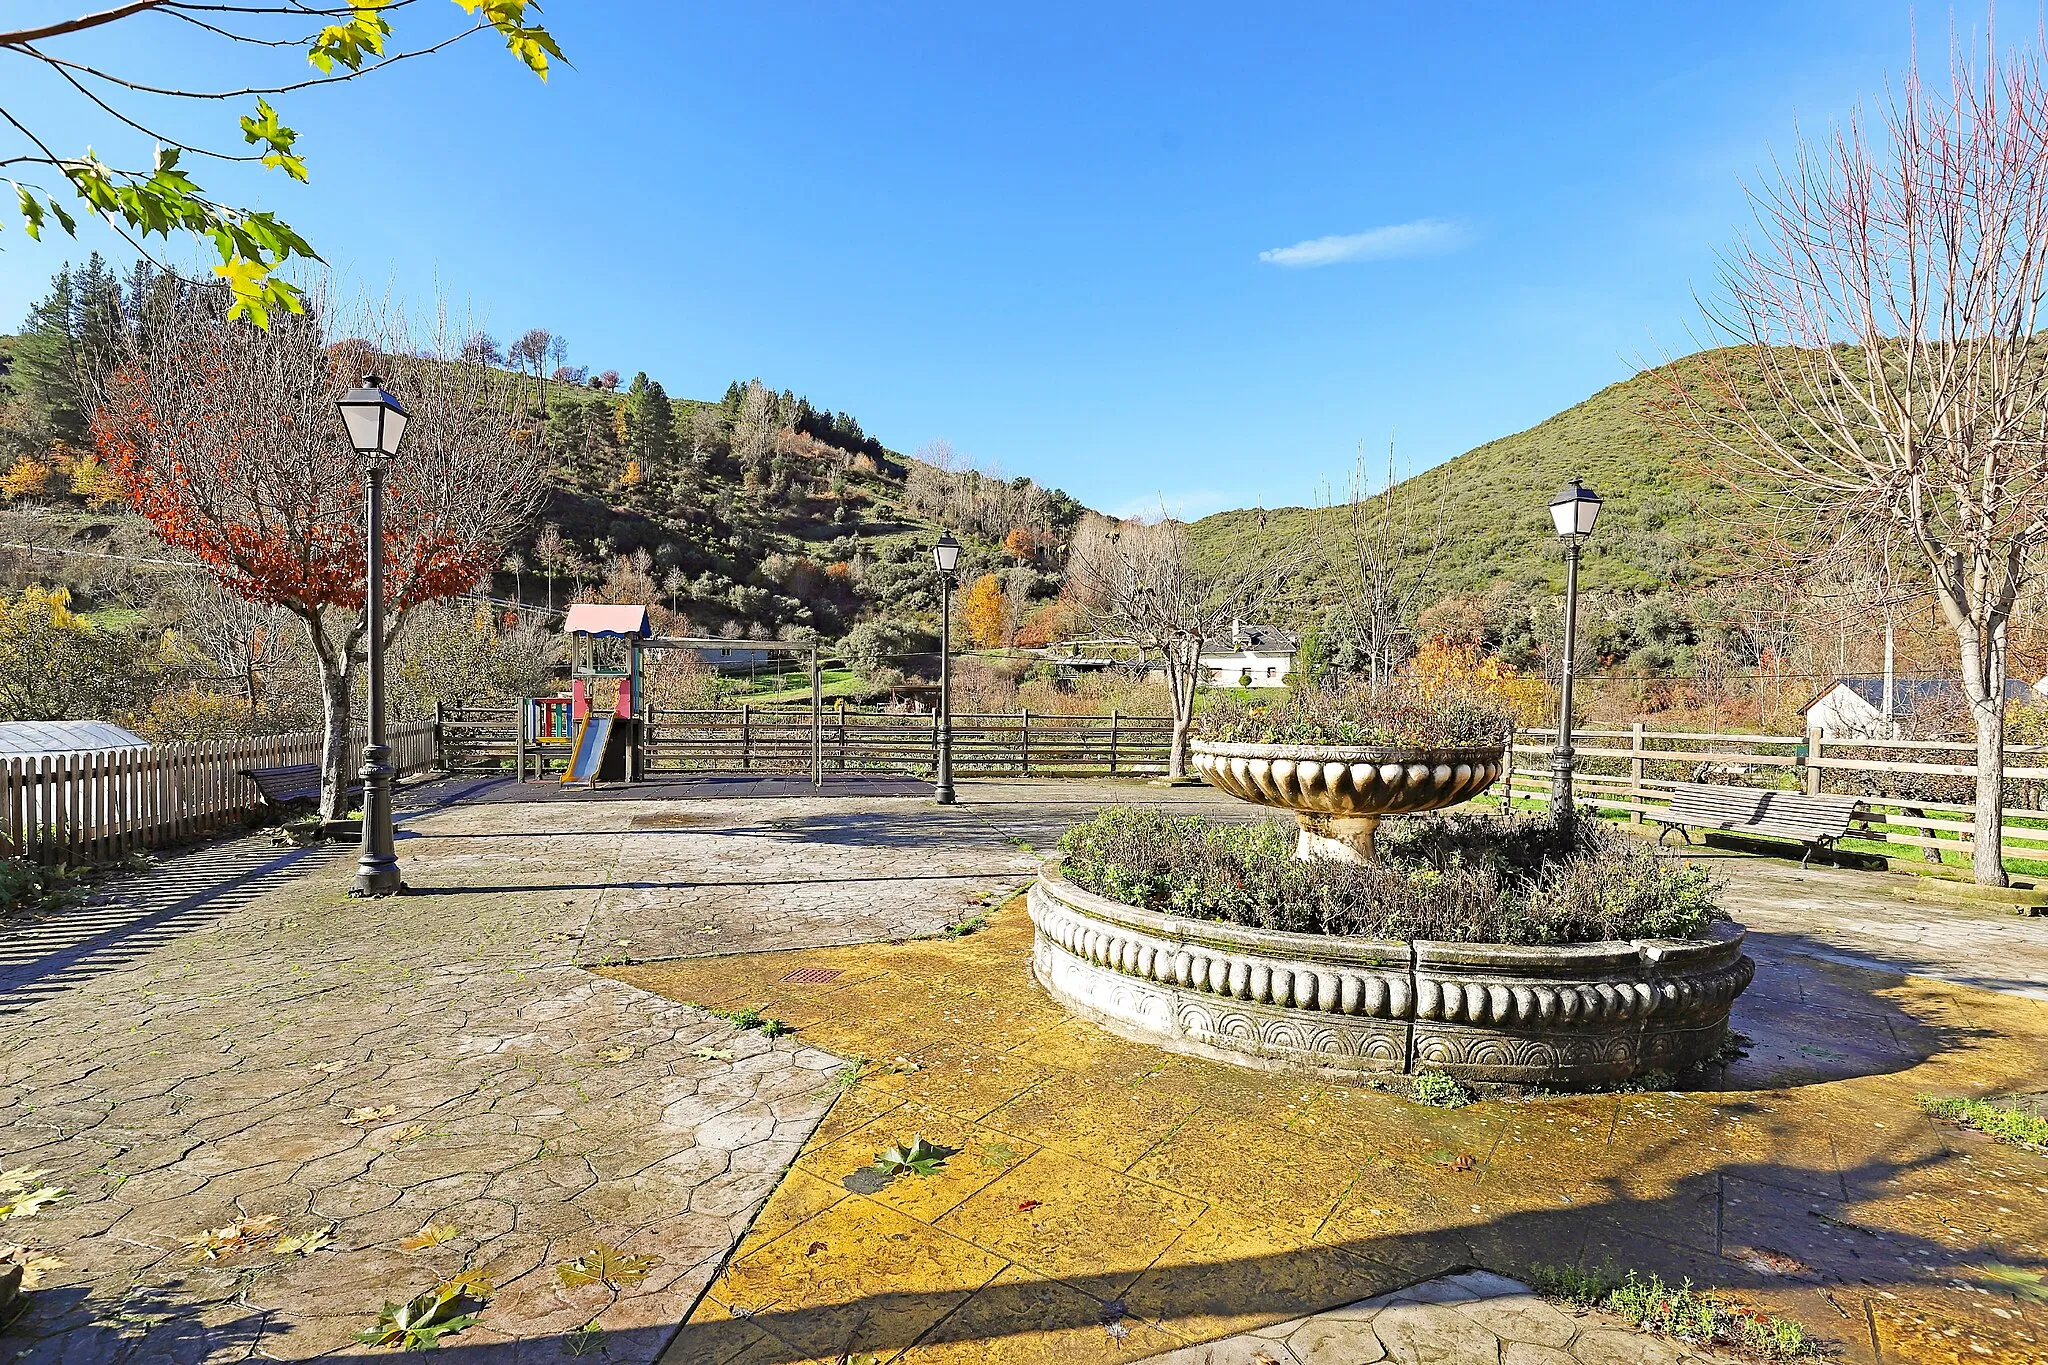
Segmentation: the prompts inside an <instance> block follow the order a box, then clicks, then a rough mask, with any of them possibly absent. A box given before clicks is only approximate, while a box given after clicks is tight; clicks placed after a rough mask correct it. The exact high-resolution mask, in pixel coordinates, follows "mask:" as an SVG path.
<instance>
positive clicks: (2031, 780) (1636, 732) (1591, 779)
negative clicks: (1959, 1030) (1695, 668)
mask: <svg viewBox="0 0 2048 1365" xmlns="http://www.w3.org/2000/svg"><path fill="white" fill-rule="evenodd" d="M1556 733H1557V732H1556V731H1555V730H1524V731H1521V732H1519V733H1517V734H1516V736H1515V742H1514V745H1513V750H1514V757H1515V763H1514V767H1513V772H1512V778H1511V780H1512V783H1513V788H1512V790H1513V797H1514V799H1515V800H1517V801H1522V802H1529V801H1534V802H1538V803H1545V804H1547V803H1548V802H1549V800H1550V783H1551V776H1550V765H1549V760H1550V755H1551V750H1552V747H1553V744H1554V739H1555V735H1556ZM1572 749H1573V767H1572V773H1573V775H1572V791H1573V796H1574V799H1575V800H1576V801H1578V802H1579V803H1580V804H1583V805H1592V806H1595V807H1598V808H1599V809H1601V810H1604V811H1612V812H1617V813H1621V814H1625V815H1626V816H1627V817H1628V818H1629V820H1631V821H1632V822H1634V823H1637V824H1641V823H1643V822H1645V821H1650V822H1654V821H1656V820H1657V819H1658V818H1659V817H1660V815H1661V814H1662V813H1663V812H1664V811H1665V810H1666V808H1667V807H1668V806H1669V804H1670V800H1671V789H1672V788H1673V787H1674V786H1677V785H1680V784H1681V783H1687V782H1706V783H1713V784H1720V785H1731V786H1747V787H1766V788H1774V789H1778V790H1785V791H1805V792H1811V793H1815V794H1818V793H1821V792H1837V793H1849V794H1854V795H1856V796H1859V797H1861V798H1862V800H1863V803H1864V806H1865V810H1866V812H1867V813H1866V814H1865V815H1863V816H1861V817H1859V819H1858V821H1857V823H1856V824H1855V825H1853V826H1852V827H1851V833H1852V836H1855V837H1862V838H1867V839H1873V840H1879V841H1882V842H1884V843H1888V844H1896V845H1901V846H1903V847H1906V848H1917V849H1919V850H1921V855H1922V856H1923V857H1924V858H1926V860H1927V861H1929V862H1940V861H1944V860H1945V859H1946V858H1947V855H1951V854H1953V855H1957V856H1956V860H1957V861H1961V862H1967V861H1968V860H1969V858H1970V856H1971V853H1972V850H1973V849H1974V847H1975V844H1974V840H1973V838H1972V826H1973V820H1974V808H1973V807H1972V806H1971V805H1970V804H1969V799H1970V797H1971V796H1972V795H1973V794H1974V789H1975V782H1974V780H1973V779H1974V777H1975V774H1976V766H1975V745H1974V744H1973V743H1972V742H1971V741H1968V740H1906V739H1895V740H1877V739H1869V740H1847V739H1830V740H1822V739H1820V738H1818V737H1815V738H1813V739H1811V740H1809V738H1808V737H1807V736H1805V735H1765V734H1708V733H1701V732H1696V731H1674V730H1651V729H1649V728H1648V727H1646V726H1644V725H1641V724H1637V725H1634V726H1631V727H1630V728H1629V729H1627V730H1616V729H1590V730H1578V731H1575V732H1574V734H1573V737H1572ZM2005 775H2006V783H2007V785H2006V800H2007V804H2006V805H2005V806H2003V807H2002V809H2001V816H2002V822H2001V825H2000V830H2001V837H2002V840H2003V843H2004V848H2005V854H2006V856H2007V857H2008V858H2027V859H2035V860H2039V861H2044V862H2048V809H2044V808H2037V807H2035V806H2032V805H2028V804H2023V803H2015V802H2014V801H2013V796H2014V793H2015V790H2016V789H2017V790H2018V791H2019V792H2021V793H2023V794H2029V795H2032V796H2033V797H2034V799H2048V786H2044V785H2043V784H2044V783H2048V746H2044V745H2018V744H2015V745H2008V746H2007V747H2006V769H2005ZM1943 779H1945V780H1946V782H1947V784H1948V785H1950V786H1953V787H1955V788H1956V789H1957V790H1956V791H1955V792H1953V793H1951V794H1952V795H1955V796H1959V797H1961V798H1962V799H1960V800H1940V799H1936V798H1935V797H1934V796H1933V795H1929V794H1925V793H1927V792H1928V790H1929V788H1930V785H1931V783H1932V782H1933V781H1934V780H1943ZM1916 787H1917V788H1919V790H1917V791H1916V790H1914V788H1916ZM1501 790H1502V787H1501V786H1496V787H1495V795H1499V794H1500V793H1501Z"/></svg>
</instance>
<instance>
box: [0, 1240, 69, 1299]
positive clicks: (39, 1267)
mask: <svg viewBox="0 0 2048 1365" xmlns="http://www.w3.org/2000/svg"><path fill="white" fill-rule="evenodd" d="M65 1264H66V1263H65V1262H63V1261H61V1260H59V1259H57V1258H56V1257H55V1256H52V1255H51V1254H50V1253H49V1252H47V1251H37V1250H35V1249H34V1248H33V1247H25V1246H10V1247H0V1266H9V1265H18V1266H20V1267H21V1287H22V1288H23V1289H38V1288H40V1287H41V1286H42V1283H43V1274H44V1272H46V1271H51V1270H62V1269H63V1268H64V1266H65Z"/></svg>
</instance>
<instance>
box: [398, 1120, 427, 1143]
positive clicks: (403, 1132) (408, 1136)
mask: <svg viewBox="0 0 2048 1365" xmlns="http://www.w3.org/2000/svg"><path fill="white" fill-rule="evenodd" d="M430 1131H431V1130H430V1129H429V1128H428V1127H427V1125H426V1124H424V1123H408V1124H406V1125H405V1127H403V1128H394V1129H392V1130H391V1133H390V1135H389V1136H390V1138H391V1141H392V1142H393V1143H397V1144H403V1143H407V1142H411V1141H412V1140H413V1139H414V1138H419V1137H425V1136H426V1135H427V1134H428V1132H430Z"/></svg>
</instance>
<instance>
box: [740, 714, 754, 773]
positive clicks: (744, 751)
mask: <svg viewBox="0 0 2048 1365" xmlns="http://www.w3.org/2000/svg"><path fill="white" fill-rule="evenodd" d="M753 724H754V718H753V710H752V708H751V707H750V706H749V705H748V703H746V702H741V703H740V767H741V768H743V769H749V770H750V769H752V768H753V766H754V730H753Z"/></svg>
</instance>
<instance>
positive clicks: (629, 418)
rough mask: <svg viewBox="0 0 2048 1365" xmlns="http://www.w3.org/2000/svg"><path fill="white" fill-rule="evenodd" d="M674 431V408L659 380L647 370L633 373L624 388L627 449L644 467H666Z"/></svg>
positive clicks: (645, 468)
mask: <svg viewBox="0 0 2048 1365" xmlns="http://www.w3.org/2000/svg"><path fill="white" fill-rule="evenodd" d="M674 435H675V410H674V407H673V405H672V404H670V402H669V401H668V394H667V393H666V392H665V391H663V389H662V387H661V385H660V383H658V382H657V381H655V380H652V379H649V378H648V377H647V373H646V371H644V370H643V371H642V372H640V373H639V374H636V375H634V376H633V384H632V387H630V388H628V389H627V390H626V450H627V453H628V454H629V455H631V456H632V457H633V458H634V459H635V460H638V461H639V462H640V467H641V469H643V470H651V469H665V468H667V467H668V461H669V451H670V443H671V442H672V441H673V440H674Z"/></svg>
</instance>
